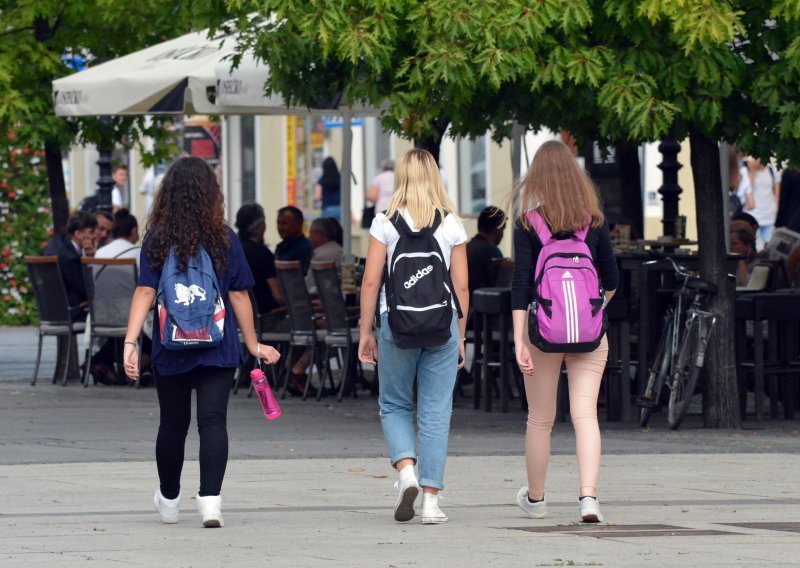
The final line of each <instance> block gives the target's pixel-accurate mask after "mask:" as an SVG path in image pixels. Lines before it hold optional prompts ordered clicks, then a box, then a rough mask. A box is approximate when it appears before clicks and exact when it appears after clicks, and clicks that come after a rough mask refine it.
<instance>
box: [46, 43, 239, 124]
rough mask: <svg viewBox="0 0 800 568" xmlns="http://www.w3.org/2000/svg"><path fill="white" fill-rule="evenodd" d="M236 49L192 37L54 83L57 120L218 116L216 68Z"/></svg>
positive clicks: (144, 50) (89, 69)
mask: <svg viewBox="0 0 800 568" xmlns="http://www.w3.org/2000/svg"><path fill="white" fill-rule="evenodd" d="M235 47H236V41H235V39H233V38H230V37H225V36H219V37H215V38H211V39H209V37H208V34H207V32H205V31H203V32H196V33H190V34H186V35H183V36H181V37H178V38H175V39H171V40H169V41H165V42H163V43H159V44H157V45H154V46H151V47H148V48H145V49H142V50H140V51H136V52H134V53H131V54H128V55H125V56H123V57H119V58H117V59H113V60H111V61H107V62H105V63H101V64H100V65H97V66H95V67H89V68H88V69H86V70H85V71H80V72H78V73H75V74H73V75H68V76H67V77H63V78H61V79H56V80H55V81H53V100H54V103H55V110H56V115H58V116H103V115H143V114H222V112H221V109H220V108H219V107H217V106H216V105H215V104H214V96H215V83H216V79H215V75H214V69H215V68H216V66H217V65H218V64H219V63H220V61H222V60H223V59H224V58H226V57H228V56H230V55H232V54H233V53H234V49H235Z"/></svg>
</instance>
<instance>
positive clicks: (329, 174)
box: [314, 156, 342, 221]
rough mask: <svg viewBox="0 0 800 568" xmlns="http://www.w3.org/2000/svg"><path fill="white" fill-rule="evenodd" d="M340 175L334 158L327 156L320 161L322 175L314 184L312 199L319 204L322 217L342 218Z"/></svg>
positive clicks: (338, 219) (339, 219)
mask: <svg viewBox="0 0 800 568" xmlns="http://www.w3.org/2000/svg"><path fill="white" fill-rule="evenodd" d="M341 194H342V176H341V174H339V168H338V167H336V160H334V159H333V158H331V157H330V156H328V157H327V158H325V159H324V160H323V161H322V176H320V178H319V179H318V180H317V184H316V185H315V186H314V200H315V201H316V202H317V203H319V204H320V206H321V209H322V215H321V216H322V217H330V218H332V219H336V220H337V221H341V220H342V201H341V199H342V196H341Z"/></svg>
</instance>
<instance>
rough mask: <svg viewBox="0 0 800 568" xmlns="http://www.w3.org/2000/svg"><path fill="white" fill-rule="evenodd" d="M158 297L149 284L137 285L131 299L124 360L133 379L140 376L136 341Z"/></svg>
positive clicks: (126, 371)
mask: <svg viewBox="0 0 800 568" xmlns="http://www.w3.org/2000/svg"><path fill="white" fill-rule="evenodd" d="M155 298H156V289H155V288H150V287H149V286H137V287H136V291H135V292H134V293H133V299H132V300H131V311H130V314H129V315H128V331H127V332H126V333H125V344H124V346H123V350H122V351H123V362H124V364H125V374H126V375H128V378H130V379H132V380H134V381H135V380H137V379H138V378H139V352H138V351H137V350H136V342H137V341H139V335H140V334H141V333H142V326H144V320H145V318H146V317H147V312H149V311H150V308H151V307H152V305H153V300H155Z"/></svg>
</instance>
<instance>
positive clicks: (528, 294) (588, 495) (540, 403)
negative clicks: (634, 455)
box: [511, 141, 619, 522]
mask: <svg viewBox="0 0 800 568" xmlns="http://www.w3.org/2000/svg"><path fill="white" fill-rule="evenodd" d="M529 211H536V212H538V214H539V215H540V217H541V218H542V220H543V221H544V222H545V223H546V224H547V226H548V228H549V229H550V232H551V233H553V234H554V235H555V234H557V233H558V232H560V231H565V232H569V233H577V232H578V231H580V230H582V229H584V228H586V227H587V226H588V227H589V230H588V233H587V236H586V241H585V242H586V245H587V246H588V248H589V251H590V252H591V255H592V258H593V260H594V263H595V265H596V267H597V272H598V275H599V277H600V281H601V283H602V286H603V288H605V290H606V296H605V298H606V302H608V300H610V299H611V296H612V295H613V294H614V290H615V289H616V287H617V283H618V281H619V275H618V272H617V264H616V259H615V258H614V252H613V249H612V246H611V238H610V237H609V231H608V223H606V221H605V219H604V216H603V213H602V211H601V210H600V204H599V200H598V197H597V193H596V192H595V189H594V186H593V185H592V183H591V181H590V180H589V178H588V177H587V176H586V174H585V173H584V172H583V170H582V169H581V168H580V166H579V165H578V163H577V162H576V161H575V158H574V157H573V156H572V153H571V152H570V151H569V149H568V148H567V147H566V146H565V145H564V144H562V143H561V142H558V141H550V142H546V143H544V144H543V145H542V146H541V148H540V149H539V150H538V151H537V152H536V155H535V156H534V158H533V162H532V163H531V166H530V169H529V170H528V173H527V175H526V177H525V180H524V183H523V186H522V191H521V196H520V215H519V218H518V220H517V223H516V226H515V228H514V252H515V257H516V258H515V260H516V264H515V269H514V279H513V283H512V290H511V309H512V317H513V321H514V345H515V349H516V358H517V364H518V365H519V368H520V370H521V371H522V373H523V375H524V379H525V392H526V396H527V398H528V407H529V411H528V426H527V431H526V434H525V461H526V466H527V472H528V485H527V487H522V488H521V489H520V490H519V492H518V494H517V504H518V505H519V506H520V508H521V509H522V510H523V511H525V513H526V514H527V515H528V516H530V517H532V518H542V517H544V516H545V515H546V514H547V503H546V501H545V477H546V475H547V466H548V462H549V460H550V434H551V431H552V428H553V423H554V421H555V416H556V395H557V392H558V381H559V377H560V374H561V364H562V362H564V361H565V360H566V365H567V374H568V376H569V400H570V416H571V418H572V424H573V427H574V429H575V437H576V446H577V455H578V474H579V477H580V482H579V485H580V486H579V489H578V498H579V503H580V516H581V520H583V521H586V522H598V521H602V520H603V517H602V515H601V514H600V506H599V504H598V501H597V485H598V478H599V474H600V428H599V426H598V423H597V396H598V393H599V390H600V380H601V378H602V376H603V370H604V369H605V365H606V360H607V358H608V341H607V339H606V338H605V337H603V338H602V340H601V341H600V345H599V346H598V347H597V348H596V349H595V350H594V351H591V352H587V353H567V354H565V353H545V352H543V351H541V350H540V349H538V348H537V347H535V346H533V345H531V343H530V341H529V339H528V333H527V321H528V308H529V305H530V303H531V300H533V299H534V296H533V289H532V284H533V276H534V274H533V272H534V267H535V266H536V262H537V259H538V256H539V254H540V252H541V250H542V247H543V243H542V242H541V241H540V239H539V237H538V236H537V234H536V231H534V230H532V228H531V225H530V222H529V220H528V217H527V215H526V213H528V212H529Z"/></svg>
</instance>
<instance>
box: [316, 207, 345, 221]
mask: <svg viewBox="0 0 800 568" xmlns="http://www.w3.org/2000/svg"><path fill="white" fill-rule="evenodd" d="M321 216H322V217H330V218H331V219H336V220H337V221H339V222H340V223H341V222H342V206H341V205H328V206H327V207H323V208H322V215H321Z"/></svg>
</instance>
